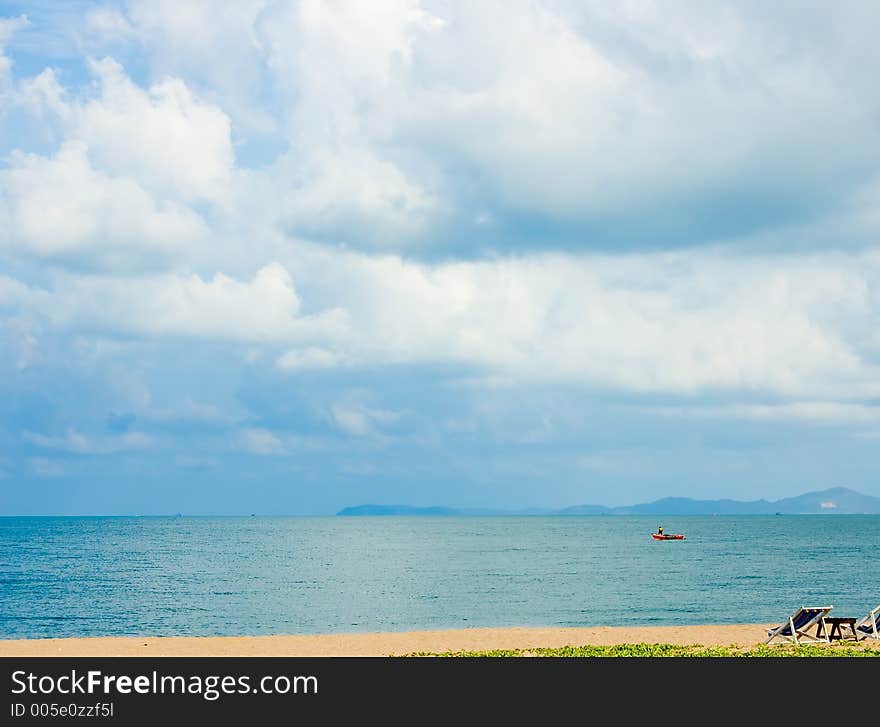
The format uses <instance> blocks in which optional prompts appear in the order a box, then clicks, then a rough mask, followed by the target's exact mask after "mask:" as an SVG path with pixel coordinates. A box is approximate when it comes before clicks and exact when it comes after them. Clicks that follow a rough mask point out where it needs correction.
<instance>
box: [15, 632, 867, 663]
mask: <svg viewBox="0 0 880 727" xmlns="http://www.w3.org/2000/svg"><path fill="white" fill-rule="evenodd" d="M770 626H771V624H734V625H729V624H728V625H703V626H650V627H636V626H633V627H629V626H626V627H610V626H602V627H591V628H488V629H476V628H475V629H454V630H448V631H408V632H396V633H394V632H392V633H353V634H318V635H289V636H223V637H213V636H212V637H189V636H173V637H142V638H136V637H106V638H103V637H100V638H69V639H17V640H0V657H3V656H398V655H403V654H412V653H416V652H433V653H442V652H447V651H453V652H455V651H486V650H493V649H529V648H538V647H559V646H567V645H572V646H579V645H585V644H592V645H597V646H606V645H613V644H627V643H629V644H631V643H664V644H679V645H692V644H701V645H703V646H731V645H737V646H743V647H745V646H755V645H758V644H761V643H763V641H764V638H765V637H766V629H767V628H769V627H770ZM845 643H846V644H848V645H853V642H852V641H848V642H845ZM859 646H861V647H863V648H880V644H876V643H866V642H864V641H863V642H861V643H860V644H859Z"/></svg>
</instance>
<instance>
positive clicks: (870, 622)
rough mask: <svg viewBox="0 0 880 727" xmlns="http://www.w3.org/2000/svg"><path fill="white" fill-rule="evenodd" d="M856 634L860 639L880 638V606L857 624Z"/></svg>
mask: <svg viewBox="0 0 880 727" xmlns="http://www.w3.org/2000/svg"><path fill="white" fill-rule="evenodd" d="M856 636H858V637H859V640H861V639H880V606H877V608H875V609H873V610H872V611H871V613H869V614H868V615H867V616H865V618H863V619H862V620H861V621H859V622H858V623H857V624H856Z"/></svg>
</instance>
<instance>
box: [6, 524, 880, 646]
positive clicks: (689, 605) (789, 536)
mask: <svg viewBox="0 0 880 727" xmlns="http://www.w3.org/2000/svg"><path fill="white" fill-rule="evenodd" d="M659 525H663V527H664V530H665V532H667V533H676V532H680V533H683V534H684V535H685V539H684V540H680V541H665V542H660V541H654V540H653V539H652V538H651V533H652V532H654V531H656V529H657V527H658V526H659ZM878 604H880V516H870V515H866V516H857V515H853V516H847V515H816V516H788V515H785V516H744V517H737V516H715V517H704V516H683V517H674V516H665V517H659V518H658V517H657V516H652V517H642V516H638V517H629V516H571V517H565V516H555V517H537V516H530V517H501V516H496V517H281V518H272V517H241V518H233V517H224V518H212V517H57V518H56V517H33V518H31V517H0V638H44V637H65V636H110V635H120V636H122V635H139V636H144V635H155V636H165V635H168V636H170V635H184V634H185V635H205V636H209V635H245V634H251V635H253V634H308V633H342V632H368V631H374V632H375V631H408V630H417V629H450V628H466V627H484V626H598V625H608V626H627V625H678V624H726V623H772V622H781V621H782V620H783V619H784V618H785V617H787V616H788V615H789V614H790V613H792V612H793V611H794V610H795V609H797V608H798V607H799V606H801V605H806V606H811V605H814V606H815V605H818V606H828V605H832V606H834V612H833V614H837V615H842V616H857V617H860V616H863V615H866V614H867V612H868V611H869V610H870V609H871V608H874V607H875V606H877V605H878Z"/></svg>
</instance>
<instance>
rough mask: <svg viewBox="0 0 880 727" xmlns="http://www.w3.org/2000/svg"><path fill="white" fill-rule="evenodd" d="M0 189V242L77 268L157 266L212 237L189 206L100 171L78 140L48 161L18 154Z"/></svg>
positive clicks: (1, 178) (0, 181)
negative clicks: (158, 195) (162, 197)
mask: <svg viewBox="0 0 880 727" xmlns="http://www.w3.org/2000/svg"><path fill="white" fill-rule="evenodd" d="M0 191H2V192H3V193H4V194H3V196H0V221H2V223H3V224H2V228H0V245H3V246H4V247H5V248H7V250H11V251H14V252H18V253H25V254H28V255H34V256H36V257H39V258H47V259H53V260H60V261H66V262H68V263H69V264H72V265H73V266H74V267H81V266H89V267H97V268H105V269H108V268H109V269H115V268H123V269H124V268H126V267H132V266H135V267H142V266H146V267H152V266H154V265H156V264H157V263H160V261H162V260H163V259H167V258H169V257H175V256H177V255H180V254H181V250H182V249H186V248H187V247H188V246H191V245H195V244H197V243H198V242H199V241H200V240H202V239H203V238H204V237H205V236H206V235H207V234H208V229H207V227H206V225H205V223H204V222H203V221H202V220H201V218H200V217H199V216H198V215H197V214H195V213H194V212H192V211H191V210H190V209H188V208H186V207H183V206H181V205H179V204H177V203H175V202H173V201H164V202H158V201H156V200H155V199H153V198H152V197H151V196H150V195H149V194H148V193H147V192H146V191H145V190H144V189H143V188H142V187H140V186H139V185H138V184H137V182H135V181H134V180H132V179H130V178H127V177H113V176H110V175H108V174H106V173H104V172H102V171H99V170H96V169H95V168H94V167H93V166H92V164H91V162H90V160H89V157H88V148H87V146H86V145H85V144H84V143H83V142H79V141H70V142H67V143H66V144H65V145H64V146H62V147H61V149H59V150H58V152H57V153H56V154H55V155H54V156H53V157H51V158H45V157H42V156H39V155H36V154H20V153H17V154H14V155H13V157H12V164H11V165H10V167H9V168H7V169H2V170H0Z"/></svg>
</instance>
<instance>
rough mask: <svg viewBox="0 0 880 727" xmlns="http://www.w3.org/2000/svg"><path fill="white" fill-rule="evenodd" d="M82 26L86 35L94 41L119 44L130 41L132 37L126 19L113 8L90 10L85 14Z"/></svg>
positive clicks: (129, 25) (129, 24)
mask: <svg viewBox="0 0 880 727" xmlns="http://www.w3.org/2000/svg"><path fill="white" fill-rule="evenodd" d="M84 25H85V31H86V33H87V34H89V35H90V36H92V40H95V41H103V42H109V43H119V42H124V41H126V40H130V39H131V38H132V36H133V35H134V29H133V28H132V27H131V23H129V22H128V18H126V17H125V15H124V14H123V13H122V12H120V11H119V10H117V9H115V8H107V7H97V8H92V9H90V10H89V11H88V12H87V13H86V16H85V22H84Z"/></svg>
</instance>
